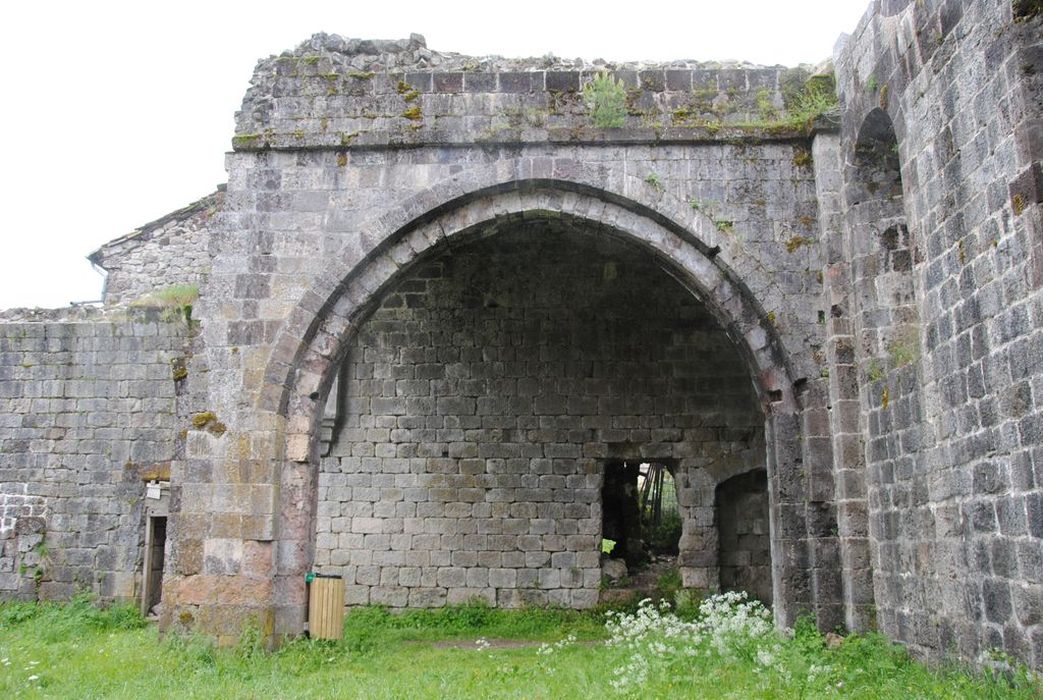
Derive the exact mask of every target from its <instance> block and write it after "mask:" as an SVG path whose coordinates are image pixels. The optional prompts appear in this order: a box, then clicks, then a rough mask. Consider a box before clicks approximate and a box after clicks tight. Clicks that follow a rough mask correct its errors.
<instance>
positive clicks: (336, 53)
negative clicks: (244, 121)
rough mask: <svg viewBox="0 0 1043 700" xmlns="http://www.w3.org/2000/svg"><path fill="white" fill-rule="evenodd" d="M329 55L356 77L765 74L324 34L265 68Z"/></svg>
mask: <svg viewBox="0 0 1043 700" xmlns="http://www.w3.org/2000/svg"><path fill="white" fill-rule="evenodd" d="M316 54H324V55H328V56H330V57H331V58H332V59H333V60H334V62H335V63H338V64H341V65H342V66H343V67H344V68H347V69H350V70H356V71H372V72H384V71H388V72H391V71H403V70H411V71H425V70H430V71H467V72H477V73H496V72H504V71H538V70H551V71H577V70H584V71H591V70H646V69H657V68H658V69H662V68H675V69H706V70H720V69H746V70H754V69H758V68H765V67H766V66H759V65H755V64H753V63H748V62H746V61H694V60H676V61H667V62H663V61H606V60H604V59H600V58H598V59H595V60H593V61H588V60H586V59H583V58H575V59H568V58H560V57H558V56H554V55H552V54H548V55H546V56H541V57H531V58H504V57H503V56H467V55H464V54H458V53H453V52H441V51H433V50H431V49H429V48H427V41H426V40H425V39H424V37H423V35H421V34H410V35H409V38H408V39H357V38H345V37H342V36H340V35H339V34H326V33H323V32H320V33H318V34H313V35H312V36H311V38H310V39H308V40H307V41H304V42H302V43H301V44H299V45H298V46H297V48H295V49H293V50H292V51H284V52H283V53H282V54H280V56H272V57H270V58H268V59H262V60H261V62H260V63H262V64H263V63H266V62H268V61H272V60H278V59H279V58H301V57H304V56H314V55H316Z"/></svg>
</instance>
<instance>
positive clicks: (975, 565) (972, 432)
mask: <svg viewBox="0 0 1043 700" xmlns="http://www.w3.org/2000/svg"><path fill="white" fill-rule="evenodd" d="M1012 6H1018V3H1013V4H1012V3H1009V2H984V1H973V2H951V1H950V2H931V1H929V2H915V3H913V2H908V3H906V2H892V3H889V4H888V6H887V8H886V9H887V12H886V13H882V14H879V15H876V14H872V13H870V14H869V15H867V16H866V17H865V18H864V19H863V21H862V22H861V23H860V25H859V27H858V28H857V30H856V31H855V33H854V35H853V36H852V37H851V38H850V39H848V41H847V44H846V46H844V47H843V48H842V49H841V50H840V52H839V54H838V56H837V75H838V86H839V91H840V95H841V99H842V103H843V104H844V108H845V109H844V116H843V132H842V140H843V153H842V157H843V158H844V160H845V162H846V168H847V169H846V173H845V179H846V187H845V198H846V200H847V201H846V204H847V205H848V211H847V217H846V218H847V234H846V235H847V241H846V243H845V258H846V261H847V263H848V264H850V265H851V267H850V270H851V275H852V277H851V281H852V286H853V294H852V295H851V296H850V298H847V299H838V300H837V301H838V302H839V305H838V307H837V308H838V310H839V311H842V312H843V314H844V317H845V318H847V317H850V318H851V320H852V325H851V327H850V331H851V333H852V338H853V340H854V344H853V347H851V352H850V353H849V357H850V360H849V362H850V363H851V364H853V365H854V366H857V368H858V382H859V388H860V391H859V395H860V402H861V411H862V415H863V420H862V423H861V431H862V437H863V440H864V441H865V448H866V450H865V471H864V475H863V478H864V482H863V483H864V486H863V487H862V489H861V490H862V491H863V492H864V493H866V494H867V495H866V498H867V502H868V508H869V533H870V535H871V542H872V565H873V570H874V592H875V603H876V609H877V620H878V623H879V625H880V628H881V630H883V631H884V632H885V633H887V634H888V635H890V636H891V637H893V638H895V639H899V640H901V641H903V642H906V643H908V644H910V645H911V646H912V647H913V648H914V650H916V651H918V652H920V653H924V654H931V655H936V656H940V655H942V654H944V653H947V652H949V651H953V650H955V651H956V652H957V653H959V654H961V655H963V656H964V657H967V658H976V657H978V656H979V654H981V653H984V652H985V651H987V650H989V649H1001V650H1004V651H1006V652H1007V653H1009V654H1011V655H1013V656H1014V657H1016V658H1018V659H1021V660H1024V661H1026V662H1029V663H1032V664H1034V665H1036V666H1037V667H1038V666H1039V665H1040V664H1041V663H1043V602H1041V601H1043V578H1041V576H1043V539H1041V538H1043V494H1041V491H1040V489H1041V485H1043V480H1041V478H1040V476H1041V466H1043V455H1041V452H1040V444H1041V441H1043V404H1041V402H1040V397H1041V396H1043V394H1041V392H1040V389H1041V387H1043V362H1041V358H1043V351H1041V348H1043V330H1041V328H1043V305H1041V296H1040V291H1039V288H1040V283H1041V281H1043V276H1041V274H1040V270H1041V267H1043V258H1041V256H1040V254H1039V253H1040V250H1041V240H1043V227H1041V224H1040V222H1041V219H1040V209H1041V207H1040V205H1039V202H1040V200H1041V199H1043V188H1041V187H1040V186H1039V182H1040V176H1039V167H1040V165H1039V163H1040V159H1041V157H1043V145H1041V144H1043V142H1041V141H1040V136H1039V135H1040V128H1039V124H1040V99H1039V96H1040V85H1041V80H1043V79H1041V78H1040V75H1041V72H1043V64H1041V56H1043V53H1041V45H1040V37H1041V36H1043V31H1041V29H1040V22H1041V18H1040V17H1039V16H1035V17H1034V18H1032V17H1015V16H1014V15H1013V14H1012ZM885 132H890V136H889V137H888V138H889V139H890V141H891V143H892V147H891V148H892V150H891V151H890V153H889V154H887V158H885V160H886V159H890V158H893V160H894V164H893V166H886V165H885V167H882V168H877V169H876V173H877V175H879V177H877V176H872V177H869V178H867V177H865V175H866V169H865V167H864V162H863V161H864V155H865V153H866V150H865V148H864V146H865V145H866V144H867V139H866V137H867V136H869V137H872V136H873V135H874V134H877V135H879V134H883V133H885ZM872 140H873V139H872V138H870V139H869V141H870V142H871V141H872ZM870 145H871V144H870ZM887 172H890V173H892V174H890V175H887V174H885V173H887ZM874 188H875V190H874ZM866 206H869V207H872V208H873V214H872V215H871V216H866V215H864V212H861V211H860V210H861V209H863V208H864V207H866ZM902 250H907V251H908V258H909V259H911V263H912V264H911V265H910V264H909V260H908V259H907V260H905V261H903V262H901V269H903V270H904V272H903V273H902V274H903V275H904V277H905V279H904V280H903V279H902V278H901V276H896V275H895V274H894V273H895V272H896V270H897V269H898V267H896V266H895V265H894V264H893V263H894V261H895V260H896V258H894V257H893V256H894V255H895V254H896V253H899V252H901V251H902ZM889 256H891V257H889ZM910 295H912V299H913V301H912V303H910ZM846 322H847V321H845V323H846ZM903 326H904V329H905V331H906V335H905V337H904V339H903V338H902V337H901V336H900V335H899V334H898V333H896V332H894V331H897V330H899V329H900V327H903ZM848 397H850V392H849V395H848ZM855 490H858V489H857V487H856V489H855Z"/></svg>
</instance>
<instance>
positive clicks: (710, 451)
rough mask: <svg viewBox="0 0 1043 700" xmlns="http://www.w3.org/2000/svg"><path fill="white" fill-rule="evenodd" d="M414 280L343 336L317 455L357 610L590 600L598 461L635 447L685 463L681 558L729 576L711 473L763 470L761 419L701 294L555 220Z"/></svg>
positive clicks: (323, 525) (333, 545)
mask: <svg viewBox="0 0 1043 700" xmlns="http://www.w3.org/2000/svg"><path fill="white" fill-rule="evenodd" d="M404 277H405V279H403V280H402V281H400V282H399V283H397V284H396V285H395V286H394V287H393V288H392V289H391V290H390V291H389V292H388V293H387V294H386V295H385V297H384V298H383V303H382V304H381V306H380V308H379V309H377V310H376V311H375V312H374V313H373V315H372V316H371V317H370V318H369V319H368V320H367V321H366V322H365V323H364V324H363V326H362V327H361V328H360V329H359V331H358V333H357V335H356V337H355V340H354V342H352V343H351V346H350V349H349V351H348V358H347V360H346V361H345V365H344V368H343V371H342V374H341V381H340V392H341V396H342V401H343V407H342V414H343V423H342V426H341V427H340V428H339V430H337V431H336V437H335V438H334V441H333V444H332V447H331V450H330V454H329V456H328V457H325V458H323V459H322V461H321V467H320V469H321V471H320V474H319V482H318V518H317V523H318V524H317V534H316V541H315V568H316V570H318V571H320V572H323V573H333V574H339V575H342V576H344V577H345V578H346V579H347V584H348V586H347V589H348V603H349V604H360V603H380V604H385V605H392V606H405V605H411V606H417V605H420V606H430V605H441V604H443V603H445V602H461V601H464V600H467V599H469V598H471V597H474V596H480V597H483V598H485V599H487V600H488V601H489V602H491V603H494V604H498V605H505V606H514V605H520V604H524V603H530V604H533V603H534V604H543V603H556V604H562V605H571V606H577V607H585V606H590V605H593V604H594V603H595V602H596V601H597V597H598V586H599V584H600V581H601V570H600V534H601V524H602V518H601V485H602V473H603V466H604V462H605V460H607V459H609V458H621V457H636V456H644V457H647V458H662V459H671V460H677V462H678V464H679V467H678V474H677V479H676V480H677V486H678V493H679V502H680V506H681V511H682V515H683V517H684V518H685V532H684V536H683V537H682V543H681V547H682V555H681V559H680V561H681V564H682V572H683V574H684V575H685V578H686V582H687V583H688V585H699V586H704V587H714V588H715V587H716V585H717V571H716V566H717V537H716V534H715V532H714V515H713V488H714V486H715V484H716V483H717V481H718V480H720V479H722V478H726V477H727V476H730V475H732V474H734V473H736V472H738V471H745V470H747V469H749V468H751V466H763V464H764V448H763V434H762V433H763V428H762V425H763V416H762V414H761V413H760V411H759V409H758V407H757V403H756V400H755V397H754V392H753V387H752V383H751V380H750V378H749V376H748V373H747V371H746V369H745V367H744V365H743V362H742V361H741V359H740V358H739V356H738V354H737V353H736V351H735V349H734V346H733V345H732V341H731V340H729V339H728V337H727V336H726V335H725V334H724V333H723V331H722V330H721V329H720V327H719V326H718V325H717V323H716V322H715V321H714V320H713V318H712V317H711V316H710V315H709V313H708V312H707V311H706V309H705V308H704V307H703V306H702V304H701V303H700V302H699V301H698V300H697V299H695V298H694V297H693V295H692V294H691V293H690V292H688V291H687V290H685V289H684V288H683V287H682V286H681V285H680V284H678V283H677V282H676V281H674V280H673V279H672V278H671V277H669V276H668V275H666V274H665V273H664V272H663V271H662V269H660V268H659V267H658V266H657V265H656V264H655V262H654V260H653V259H652V257H651V256H650V255H648V254H647V253H644V252H643V251H641V250H639V249H636V248H635V247H634V246H633V245H632V244H624V243H622V242H621V241H619V240H616V239H614V238H612V237H610V236H609V235H608V234H607V233H605V232H599V231H594V232H582V231H576V230H570V229H569V228H568V227H566V226H563V225H560V224H555V223H553V222H551V221H545V222H532V223H526V224H519V225H517V226H516V227H514V228H511V229H510V230H507V231H504V232H499V233H497V234H496V235H494V236H492V237H489V238H485V239H483V240H479V241H475V242H471V243H468V244H465V245H458V244H454V245H453V246H452V247H451V248H448V249H444V250H442V251H441V252H440V253H439V254H437V255H436V256H434V257H432V258H431V259H429V260H426V261H424V262H422V263H419V264H418V265H417V266H416V267H415V268H414V269H412V270H411V271H410V272H409V273H408V274H406V275H405V276H404ZM686 554H687V557H686ZM711 579H712V580H711ZM769 586H770V579H769Z"/></svg>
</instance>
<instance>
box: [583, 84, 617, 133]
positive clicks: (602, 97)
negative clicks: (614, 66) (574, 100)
mask: <svg viewBox="0 0 1043 700" xmlns="http://www.w3.org/2000/svg"><path fill="white" fill-rule="evenodd" d="M583 101H584V102H586V104H587V108H588V109H589V110H590V115H591V117H593V119H594V126H596V127H599V128H603V129H607V128H614V127H620V126H623V125H624V124H625V123H626V117H627V109H626V101H627V91H626V88H624V87H623V81H622V80H617V79H616V78H613V77H612V76H611V75H609V74H608V73H599V74H598V75H597V76H595V78H594V79H593V80H591V81H590V82H589V83H587V84H586V85H584V86H583Z"/></svg>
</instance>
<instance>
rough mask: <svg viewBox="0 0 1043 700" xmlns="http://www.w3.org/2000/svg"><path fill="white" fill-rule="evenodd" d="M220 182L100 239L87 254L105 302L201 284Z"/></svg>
mask: <svg viewBox="0 0 1043 700" xmlns="http://www.w3.org/2000/svg"><path fill="white" fill-rule="evenodd" d="M223 202H224V187H223V186H222V187H221V188H220V189H219V190H218V191H217V192H214V193H213V194H210V195H208V196H206V197H204V198H202V199H200V200H198V201H196V202H193V203H192V204H189V205H188V206H186V207H184V208H182V209H179V210H177V211H175V212H172V213H170V214H167V215H166V216H164V217H162V218H160V219H157V220H156V221H153V222H151V223H148V224H145V225H144V226H142V227H141V228H138V229H136V230H134V231H132V232H131V233H129V234H127V235H126V236H122V237H120V238H117V239H115V240H113V241H110V242H108V243H106V244H105V245H103V246H102V247H101V248H99V249H98V250H96V251H94V252H93V253H91V254H90V255H89V256H87V257H88V259H89V260H90V261H91V262H92V263H94V264H95V265H97V266H99V267H101V268H103V269H104V270H105V271H106V272H107V273H108V274H107V276H106V278H105V289H104V293H103V301H104V302H105V304H106V305H121V304H123V305H125V304H131V303H135V302H147V303H148V302H150V303H153V304H155V302H156V301H157V300H154V299H153V300H150V297H151V296H154V295H155V294H156V293H157V292H159V293H160V295H161V296H162V290H164V289H169V288H171V287H175V286H191V287H195V288H196V289H198V288H200V287H202V286H203V284H204V283H205V282H206V279H207V277H208V276H209V273H210V252H209V249H210V235H211V229H212V227H213V226H214V223H215V215H216V214H217V212H218V211H219V209H220V207H221V205H222V204H223Z"/></svg>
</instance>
